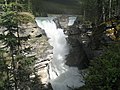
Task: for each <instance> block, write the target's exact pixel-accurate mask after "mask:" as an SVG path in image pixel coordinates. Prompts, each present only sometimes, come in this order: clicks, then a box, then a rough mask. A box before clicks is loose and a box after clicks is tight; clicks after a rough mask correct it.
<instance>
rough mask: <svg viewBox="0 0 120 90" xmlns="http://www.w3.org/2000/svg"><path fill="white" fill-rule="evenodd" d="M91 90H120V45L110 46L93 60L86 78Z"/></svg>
mask: <svg viewBox="0 0 120 90" xmlns="http://www.w3.org/2000/svg"><path fill="white" fill-rule="evenodd" d="M85 85H86V87H87V88H89V90H120V44H119V43H118V44H112V45H109V46H108V47H107V48H106V49H105V53H104V54H103V55H102V56H100V57H98V58H96V59H94V60H92V61H91V65H90V67H89V69H88V74H87V76H86V78H85Z"/></svg>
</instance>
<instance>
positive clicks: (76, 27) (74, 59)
mask: <svg viewBox="0 0 120 90" xmlns="http://www.w3.org/2000/svg"><path fill="white" fill-rule="evenodd" d="M61 18H63V21H64V22H62V20H61V19H60V20H59V18H58V19H57V20H58V21H57V25H59V27H61V28H63V29H64V31H65V34H66V35H67V36H68V37H67V38H66V39H67V41H68V44H69V47H70V51H69V54H68V55H67V58H66V64H67V65H69V66H77V67H79V69H83V68H85V67H87V66H88V64H89V60H90V59H92V57H93V52H92V50H91V49H90V48H89V42H90V35H89V34H90V33H88V32H87V31H85V30H84V29H83V28H81V24H80V21H79V20H78V19H76V21H75V22H74V24H73V25H72V26H68V25H67V24H68V21H67V20H68V17H67V16H66V17H65V16H64V17H62V16H61ZM58 22H59V23H58ZM60 22H61V23H60ZM65 22H66V23H65ZM64 25H65V27H63V26H64Z"/></svg>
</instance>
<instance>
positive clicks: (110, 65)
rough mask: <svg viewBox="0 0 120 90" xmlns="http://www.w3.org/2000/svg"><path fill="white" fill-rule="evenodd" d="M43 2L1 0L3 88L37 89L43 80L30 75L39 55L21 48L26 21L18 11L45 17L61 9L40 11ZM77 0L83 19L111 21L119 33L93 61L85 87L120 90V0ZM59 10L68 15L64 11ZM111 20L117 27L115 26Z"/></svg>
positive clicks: (0, 84) (0, 74)
mask: <svg viewBox="0 0 120 90" xmlns="http://www.w3.org/2000/svg"><path fill="white" fill-rule="evenodd" d="M46 1H47V0H46ZM51 1H52V0H51ZM53 1H54V0H53ZM56 1H57V0H56ZM67 1H68V0H67ZM42 2H44V0H0V27H3V28H5V31H4V32H3V33H2V34H0V90H18V89H20V90H28V89H29V88H30V89H31V90H36V89H34V87H35V85H36V83H37V84H39V83H40V82H37V80H36V78H37V76H36V77H35V78H33V79H31V78H30V75H32V74H35V73H34V72H35V71H34V68H33V67H32V66H33V64H34V61H35V60H36V58H35V56H30V57H27V56H26V55H24V53H25V52H27V51H26V50H23V49H22V47H21V45H22V42H23V41H24V38H20V37H19V31H20V30H21V28H20V27H19V25H21V23H23V22H22V21H21V19H20V15H19V12H30V13H33V14H34V15H35V16H44V15H45V16H46V15H47V14H48V12H49V10H50V12H49V13H54V14H57V13H58V12H59V10H58V11H54V10H53V11H52V10H51V9H49V10H48V11H47V9H46V10H45V11H42V12H41V11H39V9H40V8H41V7H39V6H40V3H42ZM61 3H62V2H61ZM68 3H69V2H68ZM76 3H77V4H74V5H77V7H78V8H77V9H79V10H77V11H75V12H73V14H80V15H82V16H83V18H84V20H89V21H90V22H93V23H95V24H96V26H99V25H101V24H104V22H107V21H111V26H112V27H113V28H114V29H115V34H116V40H115V42H114V43H112V44H110V45H107V46H106V47H105V53H104V54H103V55H102V56H100V57H98V58H95V59H94V60H92V61H91V64H90V67H89V68H88V72H89V73H88V75H87V76H86V77H85V81H86V82H85V84H86V85H85V89H84V88H83V89H84V90H120V86H119V85H120V70H119V68H120V61H119V60H120V43H119V40H120V38H119V36H120V35H119V33H118V32H120V28H119V27H118V28H116V26H118V25H120V18H119V15H120V0H76ZM38 4H39V5H38ZM44 7H46V6H44ZM72 7H73V6H72ZM72 7H71V8H72ZM64 8H65V7H64ZM40 10H41V9H40ZM73 10H74V9H73ZM60 12H61V13H62V14H63V13H64V14H69V13H67V12H66V11H65V12H62V10H60ZM42 13H45V14H42ZM70 13H72V11H71V12H70ZM114 18H116V19H117V20H116V19H115V20H114ZM112 20H114V23H115V25H116V26H114V25H113V23H112ZM98 30H99V29H98ZM116 32H117V33H116ZM15 33H16V34H15ZM102 33H103V32H102ZM37 87H38V86H37ZM80 90H82V89H80Z"/></svg>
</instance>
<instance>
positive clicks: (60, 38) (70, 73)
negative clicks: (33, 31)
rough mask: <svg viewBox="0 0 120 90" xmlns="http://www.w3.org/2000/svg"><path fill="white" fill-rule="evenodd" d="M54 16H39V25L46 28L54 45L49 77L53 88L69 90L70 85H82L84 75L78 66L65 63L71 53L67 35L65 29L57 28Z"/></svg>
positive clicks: (51, 43) (54, 89)
mask: <svg viewBox="0 0 120 90" xmlns="http://www.w3.org/2000/svg"><path fill="white" fill-rule="evenodd" d="M53 18H54V17H38V18H36V22H37V25H38V26H39V27H40V28H42V29H44V30H45V33H46V35H47V37H48V38H49V43H50V45H51V46H53V60H52V61H51V63H49V70H48V71H49V78H50V83H51V85H52V87H53V90H69V88H68V87H80V86H82V85H84V83H82V82H81V80H82V76H81V75H80V74H79V70H78V68H76V67H69V66H67V65H65V58H66V55H67V54H68V53H69V46H68V45H67V41H66V35H65V34H64V32H63V29H60V28H57V26H56V24H55V23H54V21H53Z"/></svg>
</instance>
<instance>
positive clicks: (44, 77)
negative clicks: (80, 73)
mask: <svg viewBox="0 0 120 90" xmlns="http://www.w3.org/2000/svg"><path fill="white" fill-rule="evenodd" d="M69 17H71V16H66V15H63V16H59V17H57V18H55V19H54V22H55V24H56V25H57V28H62V29H63V30H64V34H66V40H67V43H68V47H69V54H68V55H66V59H65V60H66V65H68V66H69V67H77V68H78V69H79V70H83V69H85V68H87V67H88V65H89V61H90V60H91V59H92V58H94V57H95V56H98V55H100V53H99V52H101V50H93V49H92V48H91V47H93V46H91V45H93V44H91V37H92V30H91V29H92V28H91V26H90V25H89V26H88V27H89V29H86V28H84V27H83V25H82V24H81V23H80V20H79V18H76V19H75V21H73V22H74V23H73V24H72V25H68V23H69ZM19 27H20V28H21V31H19V32H20V34H19V36H20V37H21V38H22V37H24V36H27V38H26V39H27V41H26V42H24V43H23V44H22V48H24V49H28V48H30V50H31V52H27V53H24V54H25V55H28V56H33V55H34V56H35V57H36V58H37V60H36V61H35V65H34V66H33V68H34V69H35V73H36V74H37V76H38V79H39V80H40V81H41V84H42V85H43V87H40V88H44V89H45V88H46V89H48V88H49V90H52V87H51V85H50V84H49V83H50V81H49V80H50V73H49V69H50V66H49V64H50V63H51V62H52V60H53V47H52V46H51V45H50V44H49V42H48V40H49V38H48V37H47V36H46V33H45V31H44V30H43V29H42V28H40V27H38V26H37V24H36V23H27V24H22V25H21V26H19ZM0 31H1V34H2V33H3V31H4V28H2V27H1V30H0ZM6 33H7V32H6ZM15 34H16V33H15ZM96 53H98V54H96ZM33 77H34V75H31V78H33ZM71 88H72V87H71Z"/></svg>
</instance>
